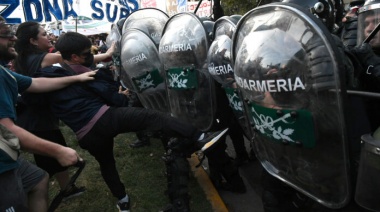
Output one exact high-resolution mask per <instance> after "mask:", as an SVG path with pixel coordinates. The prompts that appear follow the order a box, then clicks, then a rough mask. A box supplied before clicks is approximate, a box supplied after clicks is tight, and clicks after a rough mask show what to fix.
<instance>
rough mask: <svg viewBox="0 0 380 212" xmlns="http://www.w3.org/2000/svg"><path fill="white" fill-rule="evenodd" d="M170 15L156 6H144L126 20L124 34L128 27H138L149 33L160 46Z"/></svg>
mask: <svg viewBox="0 0 380 212" xmlns="http://www.w3.org/2000/svg"><path fill="white" fill-rule="evenodd" d="M168 19H169V16H168V15H167V14H166V13H165V12H163V11H162V10H159V9H156V8H142V9H139V10H136V11H135V12H133V13H131V14H130V15H129V16H128V18H127V19H126V20H125V22H124V25H123V29H122V34H124V33H125V32H126V31H127V30H128V29H131V28H136V29H140V30H141V31H143V32H145V33H146V34H148V35H149V36H150V37H151V38H152V39H153V41H154V43H155V44H156V46H157V47H158V45H159V43H160V40H161V36H162V30H163V28H164V26H165V23H166V21H167V20H168Z"/></svg>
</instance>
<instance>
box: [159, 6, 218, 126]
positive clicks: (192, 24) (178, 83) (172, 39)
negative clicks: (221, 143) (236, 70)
mask: <svg viewBox="0 0 380 212" xmlns="http://www.w3.org/2000/svg"><path fill="white" fill-rule="evenodd" d="M209 46H210V43H209V37H208V34H207V32H206V30H205V28H204V26H203V24H202V21H201V20H200V19H199V18H198V17H197V16H196V15H194V14H193V13H179V14H176V15H174V16H172V17H171V18H170V19H169V20H168V21H167V22H166V25H165V28H164V31H163V36H162V38H161V42H160V46H159V56H160V59H161V62H162V63H163V64H164V69H165V73H164V75H165V80H166V84H167V86H168V88H167V93H168V98H169V104H170V109H171V113H172V115H173V116H175V117H179V118H181V119H183V120H186V121H189V122H191V123H193V124H194V125H195V126H197V127H198V128H199V129H201V130H203V131H208V130H209V129H210V128H211V127H212V125H213V121H214V115H215V97H214V95H213V94H214V93H213V89H214V87H213V86H214V82H213V81H212V78H211V77H210V76H209V74H208V71H207V64H206V59H207V51H208V49H209Z"/></svg>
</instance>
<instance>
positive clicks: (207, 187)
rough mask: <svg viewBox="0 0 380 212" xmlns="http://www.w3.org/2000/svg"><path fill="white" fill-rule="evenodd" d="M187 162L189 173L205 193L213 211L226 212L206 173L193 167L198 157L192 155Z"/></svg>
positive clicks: (197, 161) (224, 205)
mask: <svg viewBox="0 0 380 212" xmlns="http://www.w3.org/2000/svg"><path fill="white" fill-rule="evenodd" d="M188 161H189V163H190V166H191V171H192V172H193V174H194V177H195V178H196V179H197V181H198V183H199V185H200V186H201V187H202V189H203V191H204V192H205V194H206V197H207V199H208V200H209V202H210V204H211V206H212V208H213V211H215V212H228V209H227V207H226V204H224V202H223V200H222V198H221V197H220V196H219V192H218V191H217V190H216V188H215V187H214V184H213V183H212V182H211V180H210V178H209V176H208V174H207V173H206V171H205V170H204V169H203V168H197V167H195V166H196V165H197V164H198V163H199V160H198V157H197V156H196V155H195V154H192V155H191V158H188Z"/></svg>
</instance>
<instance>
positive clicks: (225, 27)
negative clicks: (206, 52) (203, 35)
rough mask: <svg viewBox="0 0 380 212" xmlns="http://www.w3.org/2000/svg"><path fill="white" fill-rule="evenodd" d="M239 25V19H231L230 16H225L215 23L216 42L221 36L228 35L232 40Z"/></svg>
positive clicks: (214, 34)
mask: <svg viewBox="0 0 380 212" xmlns="http://www.w3.org/2000/svg"><path fill="white" fill-rule="evenodd" d="M236 24H237V19H234V18H231V17H229V16H223V17H221V18H219V19H218V20H216V21H215V26H214V29H213V33H212V34H213V36H214V40H215V39H216V38H217V37H218V36H220V35H227V36H228V37H229V38H232V35H233V34H234V32H235V29H236Z"/></svg>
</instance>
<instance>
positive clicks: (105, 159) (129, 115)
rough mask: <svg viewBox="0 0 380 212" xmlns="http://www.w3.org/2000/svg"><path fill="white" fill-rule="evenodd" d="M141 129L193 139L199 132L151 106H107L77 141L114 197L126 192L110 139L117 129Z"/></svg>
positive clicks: (117, 132)
mask: <svg viewBox="0 0 380 212" xmlns="http://www.w3.org/2000/svg"><path fill="white" fill-rule="evenodd" d="M142 130H148V131H162V132H163V133H165V134H166V135H169V136H172V137H182V138H189V139H193V140H196V139H197V138H198V137H199V136H200V135H201V132H200V131H199V130H198V129H197V128H195V127H194V126H193V125H191V124H188V123H185V122H184V121H182V120H179V119H176V118H173V117H171V116H169V115H167V114H164V113H161V112H158V111H155V110H149V109H145V108H136V107H120V108H110V109H109V110H108V111H107V112H106V113H105V114H104V115H103V116H102V117H101V118H100V119H99V120H98V121H97V122H96V124H95V125H94V127H93V128H92V129H91V130H90V132H89V133H87V134H86V135H85V136H84V137H83V138H82V139H81V140H80V141H79V144H80V146H81V147H82V148H83V149H86V150H88V151H89V153H90V154H91V155H93V156H94V157H95V159H96V160H97V161H98V163H99V165H100V171H101V174H102V176H103V179H104V181H105V182H106V184H107V186H108V187H109V188H110V190H111V192H112V194H113V195H114V196H115V197H116V198H118V199H121V198H123V197H124V196H125V195H126V193H125V187H124V185H123V183H122V182H121V181H120V177H119V173H118V171H117V169H116V165H115V158H114V156H113V145H114V143H113V142H114V140H113V139H114V137H115V136H116V135H118V134H120V133H126V132H137V131H142Z"/></svg>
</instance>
